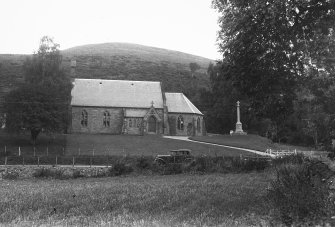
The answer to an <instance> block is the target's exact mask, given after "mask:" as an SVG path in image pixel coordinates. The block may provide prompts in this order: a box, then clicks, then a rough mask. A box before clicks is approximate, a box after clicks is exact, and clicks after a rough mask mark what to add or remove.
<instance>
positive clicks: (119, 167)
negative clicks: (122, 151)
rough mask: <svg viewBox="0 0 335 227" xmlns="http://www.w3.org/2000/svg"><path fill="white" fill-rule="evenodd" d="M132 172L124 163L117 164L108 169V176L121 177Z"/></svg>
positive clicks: (131, 168)
mask: <svg viewBox="0 0 335 227" xmlns="http://www.w3.org/2000/svg"><path fill="white" fill-rule="evenodd" d="M133 171H134V169H133V167H131V166H129V165H127V164H125V163H124V162H118V163H116V164H115V165H113V167H111V168H110V169H109V174H110V176H121V175H127V174H130V173H131V172H133Z"/></svg>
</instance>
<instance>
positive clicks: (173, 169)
mask: <svg viewBox="0 0 335 227" xmlns="http://www.w3.org/2000/svg"><path fill="white" fill-rule="evenodd" d="M183 169H184V167H183V165H182V164H180V163H171V164H167V165H166V166H165V168H164V171H163V174H166V175H170V174H180V173H182V172H183Z"/></svg>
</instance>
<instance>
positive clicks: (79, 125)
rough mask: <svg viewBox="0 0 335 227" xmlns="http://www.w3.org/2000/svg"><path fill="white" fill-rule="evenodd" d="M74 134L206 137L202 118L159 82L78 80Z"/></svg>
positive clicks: (182, 97) (185, 100) (74, 92)
mask: <svg viewBox="0 0 335 227" xmlns="http://www.w3.org/2000/svg"><path fill="white" fill-rule="evenodd" d="M71 95H72V100H71V109H72V124H71V132H72V133H105V134H133V135H145V134H164V135H183V136H192V135H197V136H198V135H204V134H205V133H206V131H205V124H204V119H203V114H202V113H201V112H200V111H199V110H198V109H197V108H196V107H195V106H194V105H193V104H192V102H191V101H190V100H189V99H188V98H187V97H186V96H185V95H184V94H183V93H169V92H165V93H164V92H163V91H162V86H161V83H160V82H153V81H127V80H100V79H75V80H74V86H73V89H72V92H71Z"/></svg>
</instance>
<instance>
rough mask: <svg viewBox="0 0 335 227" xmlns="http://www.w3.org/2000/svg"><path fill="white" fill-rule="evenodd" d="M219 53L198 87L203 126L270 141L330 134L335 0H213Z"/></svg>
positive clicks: (319, 139) (317, 140) (326, 140)
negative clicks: (206, 83) (239, 129)
mask: <svg viewBox="0 0 335 227" xmlns="http://www.w3.org/2000/svg"><path fill="white" fill-rule="evenodd" d="M212 4H213V7H214V8H215V9H216V10H217V11H218V12H219V14H220V17H219V20H218V21H219V25H220V30H219V31H218V46H219V50H220V52H221V53H222V56H223V58H222V59H221V60H219V61H217V62H216V63H215V64H210V65H209V67H208V74H209V76H210V81H211V89H210V91H205V90H202V91H201V92H202V95H201V96H202V100H201V101H200V103H201V104H200V106H203V107H204V108H203V109H205V110H206V111H205V113H206V119H207V122H206V123H207V130H208V131H210V132H216V133H228V132H229V130H231V129H234V128H235V123H236V112H235V111H236V110H235V109H236V108H235V106H236V101H237V100H240V101H241V114H242V122H243V127H244V129H246V130H247V131H248V132H251V133H258V134H260V135H263V136H267V137H269V138H271V139H272V140H274V141H279V142H288V143H293V144H303V145H315V146H321V145H327V146H329V145H330V143H331V139H335V99H334V97H335V96H334V95H335V83H334V76H335V74H334V70H335V67H334V66H335V35H334V26H335V12H334V10H335V1H334V0H295V1H291V0H282V1H278V0H253V1H247V0H245V1H241V0H213V1H212Z"/></svg>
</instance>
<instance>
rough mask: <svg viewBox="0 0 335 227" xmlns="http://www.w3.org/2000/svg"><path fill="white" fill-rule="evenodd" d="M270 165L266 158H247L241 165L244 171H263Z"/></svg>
mask: <svg viewBox="0 0 335 227" xmlns="http://www.w3.org/2000/svg"><path fill="white" fill-rule="evenodd" d="M268 166H269V163H268V161H267V160H265V159H247V160H244V161H243V164H242V165H241V170H242V171H243V172H249V171H254V170H256V171H263V170H264V169H265V168H267V167H268Z"/></svg>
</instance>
